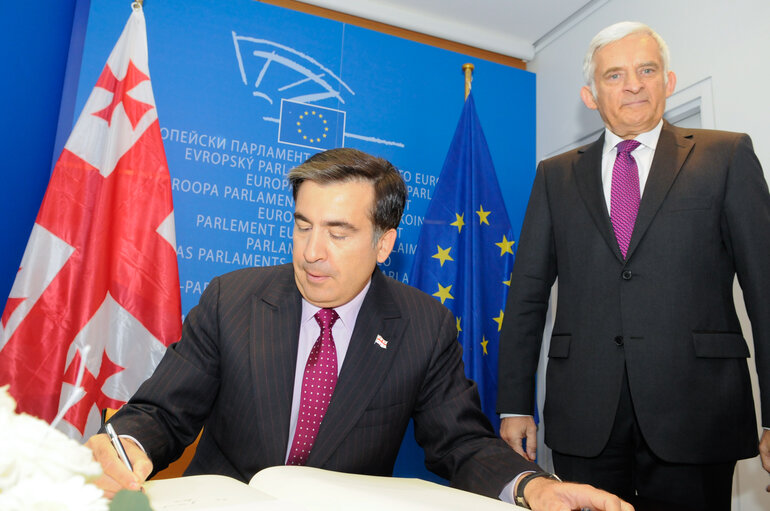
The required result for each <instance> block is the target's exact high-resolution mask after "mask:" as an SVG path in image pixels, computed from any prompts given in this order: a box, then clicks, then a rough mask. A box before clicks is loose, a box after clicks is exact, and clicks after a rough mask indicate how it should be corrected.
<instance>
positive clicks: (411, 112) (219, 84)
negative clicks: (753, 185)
mask: <svg viewBox="0 0 770 511" xmlns="http://www.w3.org/2000/svg"><path fill="white" fill-rule="evenodd" d="M128 14H129V2H122V1H121V2H116V1H114V0H92V2H91V6H90V12H89V18H88V25H87V26H88V29H87V33H86V38H85V45H84V50H83V59H82V66H81V73H80V80H79V84H78V88H77V92H76V98H75V112H79V111H80V109H81V108H82V106H83V104H84V103H85V100H86V98H87V96H88V94H89V93H90V91H91V89H92V87H93V85H94V83H95V82H96V80H97V78H98V76H99V74H100V72H101V70H102V67H103V65H104V62H105V60H106V58H107V55H108V53H109V51H110V49H111V48H112V46H113V45H114V43H115V41H116V40H117V37H118V35H119V34H120V31H121V30H122V28H123V25H124V24H125V21H126V19H127V18H128ZM145 16H146V19H147V31H148V44H149V52H150V72H151V78H152V84H153V88H154V92H155V100H156V103H157V106H158V114H159V118H160V125H161V132H162V134H163V138H164V144H165V148H166V155H167V158H168V162H169V168H170V171H171V177H172V183H173V193H174V205H175V212H176V228H177V231H176V235H177V245H178V255H179V264H180V281H181V291H182V310H183V313H185V314H186V313H187V311H189V309H190V308H191V307H192V306H194V305H195V304H196V303H197V301H198V299H199V298H200V294H201V292H202V291H203V289H204V288H205V286H206V284H207V283H208V281H209V280H210V279H211V278H212V277H213V276H215V275H218V274H221V273H224V272H227V271H230V270H233V269H236V268H239V267H243V266H265V265H271V264H277V263H282V262H289V261H290V260H291V232H292V215H291V213H292V210H293V200H292V197H291V192H290V190H289V189H288V187H287V183H286V180H285V174H286V173H287V172H288V171H289V170H290V169H291V168H292V167H293V166H295V165H297V164H299V163H301V162H302V161H303V160H304V159H305V158H307V157H308V156H310V155H311V154H313V153H315V152H317V151H319V150H323V149H325V148H330V147H338V146H345V147H355V148H358V149H361V150H364V151H366V152H369V153H372V154H376V155H379V156H382V157H384V158H386V159H388V160H390V161H391V162H392V163H393V164H394V165H396V167H398V168H399V170H400V171H401V172H402V174H403V176H404V179H405V181H406V182H407V185H408V186H409V193H410V200H409V203H408V206H407V210H406V212H405V215H404V219H403V221H402V226H401V228H400V229H399V239H398V241H397V243H396V249H395V251H394V253H393V255H392V256H391V258H390V259H389V260H388V261H386V262H385V263H384V264H383V265H382V269H383V270H384V271H385V272H386V273H387V274H389V275H391V276H393V277H394V278H396V279H398V280H401V281H403V282H408V281H409V270H410V268H411V265H412V259H413V254H414V251H415V246H416V243H417V239H418V235H419V228H420V225H421V223H422V218H423V214H424V212H425V210H426V208H427V205H428V202H429V201H430V199H431V197H432V194H433V189H434V186H435V183H436V179H437V176H438V174H439V172H440V170H441V168H442V165H443V162H444V158H445V156H446V153H447V150H448V147H449V143H450V141H451V139H452V134H453V133H454V130H455V127H456V124H457V120H458V118H459V116H460V111H461V108H462V104H463V73H462V69H461V68H462V65H463V64H464V63H466V62H472V63H473V64H474V65H475V66H476V69H475V72H474V77H475V79H474V82H473V90H474V97H475V99H476V104H477V111H478V114H479V117H480V118H481V122H482V124H483V128H484V132H485V133H486V136H487V140H488V144H489V148H490V151H491V153H492V157H493V160H494V164H495V168H496V169H497V173H498V178H499V182H500V186H501V189H502V191H503V194H504V196H505V201H506V207H507V209H508V211H509V214H510V215H511V223H512V225H513V229H514V232H515V234H516V235H517V237H518V231H519V229H520V225H521V222H522V219H523V213H524V208H525V206H526V201H527V198H528V196H529V190H530V188H531V184H532V179H533V177H534V167H535V165H534V151H535V140H534V130H535V77H534V75H533V74H531V73H528V72H525V71H521V70H518V69H514V68H510V67H507V66H503V65H499V64H495V63H491V62H487V61H484V60H480V59H477V58H472V57H468V56H465V55H462V54H458V53H454V52H450V51H446V50H441V49H437V48H434V47H431V46H427V45H423V44H419V43H415V42H413V41H409V40H405V39H401V38H398V37H393V36H389V35H384V34H381V33H378V32H374V31H370V30H366V29H362V28H359V27H356V26H351V25H347V24H343V23H340V22H336V21H331V20H327V19H323V18H318V17H314V16H311V15H307V14H303V13H298V12H295V11H291V10H287V9H283V8H279V7H275V6H270V5H265V4H262V3H259V2H255V1H252V0H231V1H228V2H211V1H203V0H201V1H197V0H196V1H191V0H185V1H182V0H165V1H163V2H146V3H145ZM402 462H403V460H399V469H398V471H399V473H401V474H411V473H413V472H412V469H411V468H408V467H407V465H410V466H413V467H421V466H422V465H421V463H422V461H421V460H417V461H416V462H411V461H410V462H407V464H406V465H403V464H402ZM420 470H422V469H420ZM418 475H420V476H424V473H422V472H420V473H419V474H418Z"/></svg>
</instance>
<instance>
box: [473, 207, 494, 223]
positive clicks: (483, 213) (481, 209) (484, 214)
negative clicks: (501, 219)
mask: <svg viewBox="0 0 770 511" xmlns="http://www.w3.org/2000/svg"><path fill="white" fill-rule="evenodd" d="M490 213H491V211H484V206H479V210H478V211H476V214H477V215H479V225H481V224H487V225H489V220H487V217H488V216H489V214H490Z"/></svg>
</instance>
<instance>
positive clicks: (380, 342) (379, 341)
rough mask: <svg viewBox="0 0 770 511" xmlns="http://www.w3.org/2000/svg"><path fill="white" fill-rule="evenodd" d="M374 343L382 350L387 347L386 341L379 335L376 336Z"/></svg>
mask: <svg viewBox="0 0 770 511" xmlns="http://www.w3.org/2000/svg"><path fill="white" fill-rule="evenodd" d="M374 344H376V345H377V346H379V347H380V348H382V349H384V350H386V349H388V341H386V340H385V339H383V338H382V336H381V335H378V336H377V338H376V339H375V340H374Z"/></svg>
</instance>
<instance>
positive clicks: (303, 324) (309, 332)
mask: <svg viewBox="0 0 770 511" xmlns="http://www.w3.org/2000/svg"><path fill="white" fill-rule="evenodd" d="M371 283H372V281H371V279H370V280H369V282H367V283H366V285H365V286H364V288H363V289H362V290H361V292H360V293H358V294H357V295H356V296H355V297H354V298H353V299H352V300H350V301H349V302H348V303H346V304H344V305H340V306H339V307H334V310H335V311H337V315H338V316H339V317H340V318H339V319H338V320H337V321H335V323H334V326H333V327H332V337H334V347H335V348H337V375H339V374H340V370H341V369H342V363H343V362H344V361H345V355H346V354H347V352H348V346H350V338H351V337H352V335H353V327H355V326H356V319H357V318H358V312H359V311H360V310H361V305H362V304H363V303H364V298H365V297H366V293H367V291H369V286H370V285H371ZM319 310H321V308H320V307H316V306H315V305H313V304H311V303H310V302H308V301H307V300H305V299H304V298H303V299H302V319H301V321H300V326H299V345H298V346H297V366H296V368H295V369H294V394H293V395H292V398H291V419H290V420H289V444H288V445H287V446H286V459H287V460H288V459H289V452H290V451H291V444H292V443H293V442H294V431H295V430H296V429H297V418H298V417H299V404H300V399H301V397H302V378H303V376H304V375H305V365H306V364H307V359H308V357H309V356H310V351H311V350H312V349H313V345H314V344H315V342H316V340H318V336H319V335H321V327H320V326H318V322H317V321H316V320H315V318H314V317H313V316H315V313H316V312H318V311H319Z"/></svg>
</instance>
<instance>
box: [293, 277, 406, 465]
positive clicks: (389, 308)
mask: <svg viewBox="0 0 770 511" xmlns="http://www.w3.org/2000/svg"><path fill="white" fill-rule="evenodd" d="M405 327H406V325H405V322H404V321H403V320H402V319H401V312H400V310H399V308H398V306H397V305H396V303H395V302H394V300H393V298H392V296H391V294H390V292H389V291H388V284H387V278H386V277H385V276H384V275H382V273H381V272H380V270H379V269H375V271H374V274H373V275H372V284H371V286H370V287H369V291H368V293H367V295H366V298H364V302H363V304H362V305H361V310H360V311H359V313H358V318H357V319H356V325H355V327H354V329H353V335H352V337H351V339H350V346H349V347H348V352H347V354H346V355H345V361H344V363H343V365H342V370H341V371H340V375H339V379H338V380H337V386H336V387H335V389H334V395H333V396H332V400H331V403H330V404H329V409H328V410H327V411H326V415H325V416H324V419H323V422H322V423H321V428H320V429H319V431H318V436H317V437H316V441H315V444H314V446H313V450H312V451H311V452H310V455H309V456H308V461H307V464H308V465H312V466H316V467H320V466H323V464H324V463H325V462H326V461H327V460H328V459H329V457H330V456H331V455H332V454H333V453H334V451H335V450H336V449H337V447H338V446H339V444H340V443H341V442H342V441H343V439H344V438H346V437H347V434H348V432H349V431H350V430H351V429H352V428H353V426H354V425H355V424H356V422H358V420H359V419H360V417H361V415H362V414H363V413H364V410H366V407H367V406H368V404H369V402H370V401H371V399H372V397H373V396H374V394H375V393H376V392H377V391H378V390H379V388H380V382H381V381H382V380H383V379H384V378H385V377H386V376H387V374H388V371H389V369H390V367H391V365H392V363H393V361H394V359H395V356H396V352H397V351H398V348H399V347H400V341H401V338H402V332H403V331H404V328H405ZM378 335H381V336H382V337H383V338H384V339H385V340H386V341H387V349H384V348H382V347H380V346H379V345H378V344H376V343H375V340H376V339H377V336H378Z"/></svg>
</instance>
